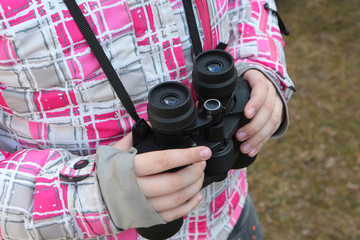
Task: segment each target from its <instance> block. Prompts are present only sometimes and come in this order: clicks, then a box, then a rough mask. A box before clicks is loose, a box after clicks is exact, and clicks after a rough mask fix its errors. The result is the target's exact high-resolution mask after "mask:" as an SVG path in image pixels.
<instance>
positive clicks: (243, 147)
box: [241, 143, 250, 153]
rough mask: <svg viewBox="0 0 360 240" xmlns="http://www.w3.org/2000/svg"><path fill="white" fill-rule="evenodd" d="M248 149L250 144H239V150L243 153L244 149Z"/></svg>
mask: <svg viewBox="0 0 360 240" xmlns="http://www.w3.org/2000/svg"><path fill="white" fill-rule="evenodd" d="M249 149H250V144H248V143H246V144H244V145H241V151H242V152H243V153H246V151H247V150H249Z"/></svg>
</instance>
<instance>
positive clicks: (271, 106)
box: [263, 101, 274, 112]
mask: <svg viewBox="0 0 360 240" xmlns="http://www.w3.org/2000/svg"><path fill="white" fill-rule="evenodd" d="M263 107H264V108H265V109H266V110H267V111H268V112H272V111H273V109H274V104H273V103H272V102H270V101H265V102H264V105H263Z"/></svg>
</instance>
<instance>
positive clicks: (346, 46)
mask: <svg viewBox="0 0 360 240" xmlns="http://www.w3.org/2000/svg"><path fill="white" fill-rule="evenodd" d="M277 6H278V11H279V13H280V15H281V17H282V19H283V20H284V22H285V24H286V26H287V27H288V28H289V29H290V31H291V34H290V36H287V37H284V39H285V43H286V46H285V52H286V56H287V65H288V72H289V74H290V76H291V77H292V79H293V81H294V82H295V86H296V89H297V92H296V93H295V94H294V95H293V97H292V99H291V100H290V102H289V109H290V127H289V130H288V132H287V133H286V134H285V135H284V136H283V137H282V138H281V139H278V140H275V139H272V140H270V141H269V142H268V143H267V144H266V146H265V147H264V148H263V150H262V151H261V152H260V153H259V155H258V158H257V161H256V162H255V163H254V164H253V165H252V166H250V167H249V168H248V175H249V191H250V193H251V195H252V197H253V200H254V203H255V205H256V209H257V212H258V215H259V218H260V221H261V223H262V226H263V230H264V235H265V239H266V240H273V239H276V240H296V239H315V240H318V239H321V240H323V239H325V240H327V239H336V240H337V239H341V240H343V239H345V240H352V239H356V240H358V239H360V139H359V138H360V129H359V128H360V2H359V0H309V1H307V0H302V1H301V0H300V1H299V0H278V1H277Z"/></svg>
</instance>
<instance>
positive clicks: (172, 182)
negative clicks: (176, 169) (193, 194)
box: [169, 175, 183, 189]
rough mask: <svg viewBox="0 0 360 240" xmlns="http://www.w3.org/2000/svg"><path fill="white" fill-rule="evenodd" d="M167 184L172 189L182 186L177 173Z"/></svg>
mask: <svg viewBox="0 0 360 240" xmlns="http://www.w3.org/2000/svg"><path fill="white" fill-rule="evenodd" d="M169 185H170V187H171V188H172V189H180V188H182V185H183V181H182V179H181V178H180V177H179V176H178V175H174V177H173V178H172V179H171V180H170V181H169Z"/></svg>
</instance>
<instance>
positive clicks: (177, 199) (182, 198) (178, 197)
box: [175, 192, 187, 205]
mask: <svg viewBox="0 0 360 240" xmlns="http://www.w3.org/2000/svg"><path fill="white" fill-rule="evenodd" d="M186 200H187V199H186V196H185V194H184V193H183V192H179V193H176V197H175V203H176V204H177V205H180V204H182V203H184V202H185V201H186Z"/></svg>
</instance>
